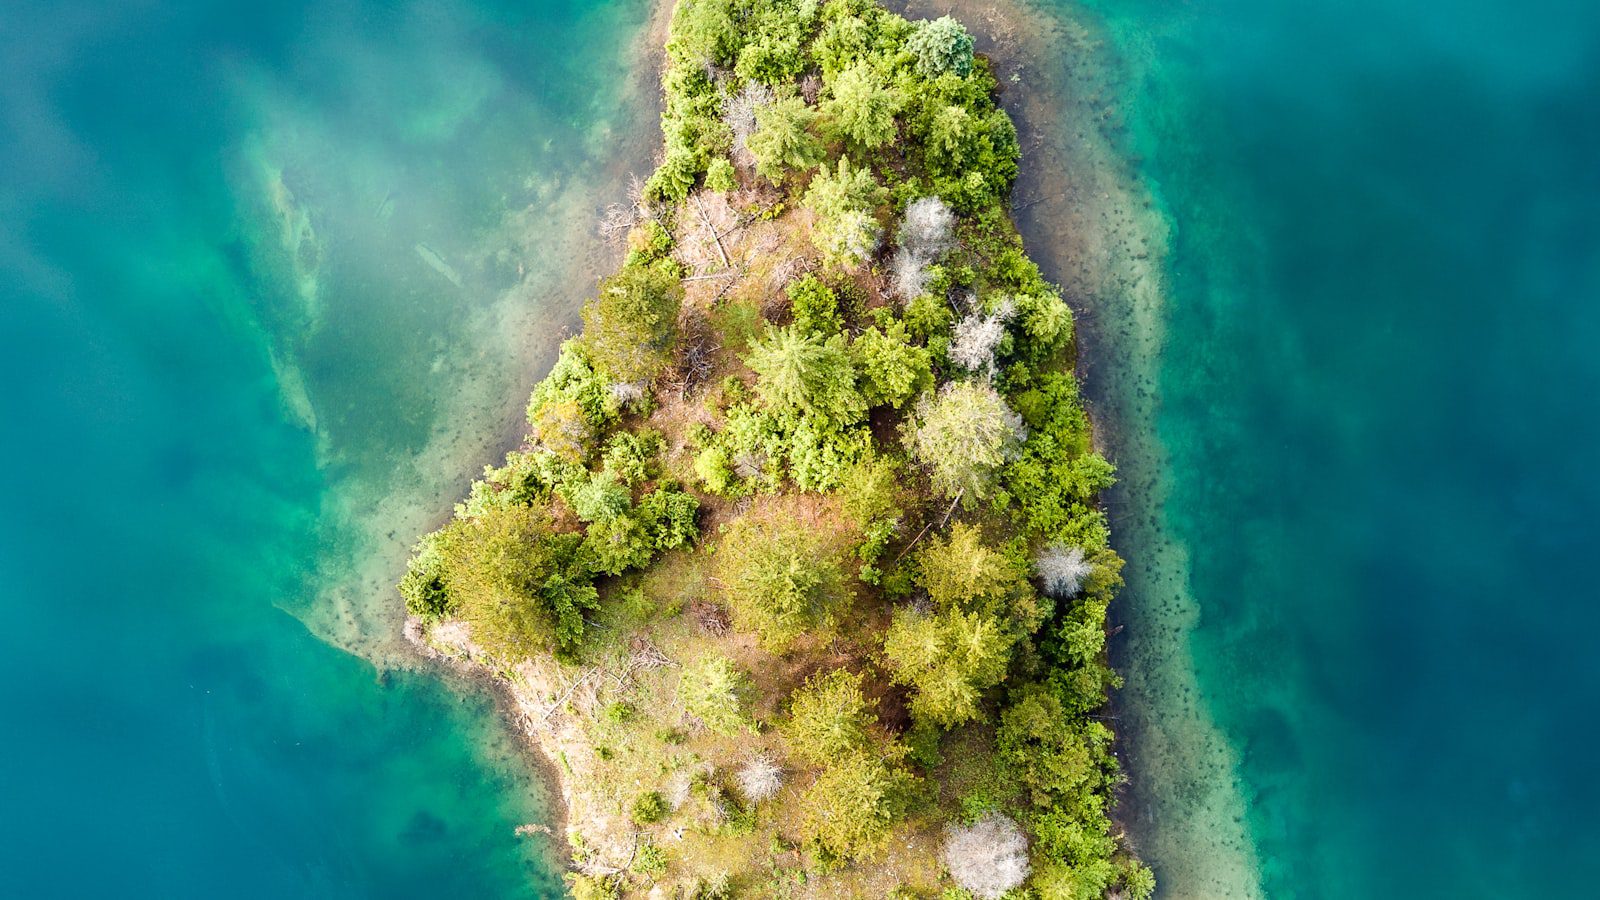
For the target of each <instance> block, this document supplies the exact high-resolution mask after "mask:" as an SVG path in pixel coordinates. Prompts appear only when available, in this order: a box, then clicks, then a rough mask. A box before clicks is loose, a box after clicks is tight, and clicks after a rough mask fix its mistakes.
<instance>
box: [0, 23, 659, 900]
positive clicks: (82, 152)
mask: <svg viewBox="0 0 1600 900" xmlns="http://www.w3.org/2000/svg"><path fill="white" fill-rule="evenodd" d="M647 12H648V9H647V8H646V6H645V5H644V4H641V3H637V2H623V3H618V4H611V5H593V4H582V5H577V4H567V3H564V2H561V0H553V2H541V3H538V4H525V3H471V4H469V3H465V2H458V0H438V2H406V3H400V4H391V3H368V2H333V3H317V4H284V3H253V4H244V5H240V4H234V3H221V2H215V3H205V2H180V3H171V4H162V5H159V6H152V5H150V4H145V3H131V2H128V3H119V2H110V3H97V4H77V3H67V4H61V3H42V2H41V3H33V2H10V3H7V4H5V5H4V8H3V9H0V134H4V135H5V138H4V139H0V335H3V336H4V337H5V339H6V350H5V353H4V354H3V355H0V385H4V390H3V391H0V420H3V421H4V422H5V423H6V426H5V428H4V432H3V434H4V437H3V439H0V564H3V567H4V570H5V572H6V588H5V593H4V608H5V623H4V627H3V628H0V733H4V734H5V739H4V740H3V741H0V871H3V872H4V873H5V876H4V878H5V887H4V888H3V889H0V893H4V894H6V895H8V896H26V897H49V896H60V897H83V896H161V897H215V896H259V897H302V896H306V897H314V896H338V897H357V896H374V897H376V896H429V895H432V896H438V895H441V894H448V895H450V896H475V897H493V896H517V895H521V896H526V895H527V894H528V892H529V885H530V884H532V885H533V893H534V894H535V895H545V896H549V895H552V894H553V892H554V891H555V890H556V888H555V887H554V885H555V884H556V882H555V881H554V880H553V876H552V875H550V874H549V866H548V863H547V862H546V861H545V860H546V858H545V853H546V845H544V844H543V843H541V841H543V839H542V838H520V837H517V836H515V835H514V834H513V829H514V828H515V827H516V826H517V825H519V824H522V823H526V822H541V821H545V820H546V819H545V817H546V804H545V802H544V800H543V799H542V795H541V794H540V793H539V790H538V784H537V782H536V780H535V779H534V778H533V776H532V773H531V772H530V771H529V770H528V767H527V765H526V763H525V762H524V761H523V760H522V758H521V756H520V755H519V754H518V753H517V752H516V748H515V746H514V745H513V743H512V742H511V740H510V738H509V735H508V734H507V733H506V730H505V729H504V728H503V727H502V726H500V725H499V724H498V722H497V719H496V717H495V715H494V711H493V708H492V704H491V703H490V701H489V700H488V699H487V698H486V697H484V696H483V695H482V694H481V693H480V692H475V691H464V692H462V691H456V690H452V689H449V688H447V687H446V686H445V685H444V684H443V683H442V682H441V681H440V679H439V678H438V677H437V676H435V675H431V674H423V673H416V672H410V671H407V670H405V669H403V668H402V669H397V668H394V667H393V666H391V665H388V664H389V663H393V662H394V661H395V660H398V659H401V658H402V657H401V656H400V655H399V653H398V651H397V648H396V642H395V636H396V635H397V634H398V623H397V622H396V621H395V620H394V617H393V610H394V609H395V605H396V600H395V598H394V595H393V594H392V593H391V591H390V589H389V588H388V585H391V584H392V583H393V581H394V578H395V576H396V575H397V574H398V571H399V565H400V559H399V553H401V552H403V549H404V546H405V544H406V543H408V542H409V541H410V540H411V538H412V536H413V535H415V534H416V533H418V532H419V530H420V529H421V527H422V526H423V525H425V524H426V523H427V522H428V521H429V520H431V519H433V518H435V517H438V516H439V515H441V514H442V513H443V512H444V511H446V510H448V503H449V500H450V499H451V498H452V497H453V496H454V495H455V494H456V493H457V492H459V491H460V490H461V489H462V487H463V481H464V479H465V478H467V477H468V476H470V474H471V473H472V472H473V470H474V469H475V468H476V467H477V466H478V465H481V463H482V462H483V461H485V460H488V459H490V458H492V455H493V453H494V451H495V450H496V448H497V447H499V446H500V444H501V443H502V441H503V440H504V439H505V436H506V435H507V434H509V433H510V430H511V427H512V424H513V423H514V422H515V420H516V417H517V408H518V406H519V405H520V404H519V398H520V396H522V395H523V394H524V391H525V389H526V387H527V385H528V382H529V381H530V380H531V378H532V376H533V374H534V373H535V371H536V370H537V368H538V363H539V361H540V360H541V359H542V358H543V355H544V354H546V353H548V352H549V350H550V348H551V347H552V345H553V343H554V341H555V339H556V338H557V337H558V334H559V331H560V329H561V328H563V327H565V326H566V325H567V324H568V323H569V322H570V321H571V319H572V318H573V312H574V311H575V309H576V304H577V303H578V302H579V301H580V300H581V297H582V290H583V288H584V286H585V285H586V284H589V283H592V282H591V281H590V279H591V278H592V276H593V272H594V270H595V269H596V268H597V266H599V265H600V264H601V263H602V262H603V259H601V257H602V256H603V254H602V253H600V252H599V251H598V250H597V249H596V248H595V247H594V245H595V244H596V242H595V241H594V240H593V239H592V237H591V236H592V234H593V222H594V218H595V213H596V210H597V207H598V206H599V205H601V204H602V203H604V202H606V201H608V200H611V199H615V197H616V196H618V195H619V194H620V192H621V188H620V175H621V173H622V172H623V171H624V170H625V169H626V167H628V166H631V165H636V164H637V163H639V162H640V160H639V159H638V156H639V154H640V153H641V148H640V147H639V145H638V144H637V141H636V139H634V138H632V137H631V135H633V134H634V133H636V132H642V131H644V129H640V128H638V123H639V122H640V121H641V120H643V121H648V113H647V112H645V111H643V110H642V109H641V108H640V107H639V105H638V97H637V96H636V95H635V93H634V91H635V89H634V87H632V86H631V83H630V81H629V76H630V73H631V72H632V71H633V65H632V63H633V60H632V57H631V53H632V48H633V43H632V42H633V41H634V40H635V39H636V38H637V37H638V36H639V34H640V33H641V31H642V29H643V26H644V22H645V16H646V14H647ZM571 47H581V48H582V53H581V54H579V53H576V52H573V53H568V52H557V51H560V50H561V49H562V48H571ZM624 138H627V139H624ZM336 647H346V648H350V649H353V650H355V651H357V652H358V653H359V655H357V654H352V653H347V652H346V651H345V650H344V649H336ZM375 662H376V663H379V664H380V665H375Z"/></svg>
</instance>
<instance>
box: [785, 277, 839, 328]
mask: <svg viewBox="0 0 1600 900" xmlns="http://www.w3.org/2000/svg"><path fill="white" fill-rule="evenodd" d="M784 292H785V293H787V294H788V295H789V310H790V313H791V315H792V316H793V318H794V327H795V329H796V330H798V331H800V332H802V333H804V334H812V335H817V336H819V337H827V336H828V335H830V334H838V333H839V332H840V331H843V330H844V319H842V318H840V316H839V297H838V295H836V294H834V292H833V289H832V288H830V287H828V286H827V285H826V284H823V283H822V279H820V278H818V277H817V276H815V275H802V276H800V277H799V278H796V279H795V280H793V281H791V282H789V285H788V287H786V288H784Z"/></svg>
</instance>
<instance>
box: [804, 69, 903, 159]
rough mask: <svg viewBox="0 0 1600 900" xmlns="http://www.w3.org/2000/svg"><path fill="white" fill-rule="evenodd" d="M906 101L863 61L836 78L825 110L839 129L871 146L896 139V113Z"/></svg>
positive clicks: (868, 147) (853, 139) (843, 134)
mask: <svg viewBox="0 0 1600 900" xmlns="http://www.w3.org/2000/svg"><path fill="white" fill-rule="evenodd" d="M902 105H903V103H902V99H901V96H900V93H899V92H898V91H896V90H895V89H894V88H892V87H890V86H889V85H886V84H884V83H883V81H882V79H880V78H879V77H878V74H877V73H876V72H874V71H873V70H872V67H871V66H870V65H869V64H867V63H864V62H863V63H857V64H856V65H854V66H851V67H850V68H848V69H846V70H844V71H843V72H840V73H839V74H838V76H836V77H835V78H834V79H833V84H832V96H831V97H829V99H828V100H827V101H826V102H824V103H823V104H822V114H823V115H824V116H825V117H826V118H827V120H828V124H829V126H830V127H831V128H832V129H833V130H834V131H835V132H837V133H838V134H839V135H841V136H843V137H845V138H847V139H849V140H850V141H853V142H854V143H856V144H858V145H860V146H862V147H865V148H867V149H869V150H870V149H873V148H875V147H881V146H883V145H884V144H887V143H889V142H890V141H892V140H894V136H895V122H894V117H895V115H896V114H897V113H899V112H900V107H901V106H902Z"/></svg>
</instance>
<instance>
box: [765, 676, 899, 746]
mask: <svg viewBox="0 0 1600 900" xmlns="http://www.w3.org/2000/svg"><path fill="white" fill-rule="evenodd" d="M875 721H877V716H875V715H873V712H872V710H871V708H870V707H869V706H868V705H867V700H866V698H865V697H863V696H862V695H861V674H860V673H859V672H851V671H849V670H848V669H834V670H833V671H831V672H829V673H828V674H826V675H813V676H812V677H810V678H808V679H806V683H805V684H804V685H802V686H801V687H800V688H799V689H798V690H796V691H795V692H794V695H793V699H792V703H791V705H790V707H789V724H788V727H787V728H786V729H785V731H786V733H787V735H788V738H789V746H790V748H791V749H792V750H793V751H794V754H795V756H798V757H799V758H801V759H802V760H805V761H806V762H809V763H812V764H825V763H829V762H831V761H833V760H835V759H838V758H839V757H841V756H843V755H844V754H846V753H848V752H850V751H852V750H858V749H861V748H864V747H866V746H867V745H868V743H869V741H870V734H869V732H868V730H867V729H868V728H870V727H871V726H872V723H873V722H875Z"/></svg>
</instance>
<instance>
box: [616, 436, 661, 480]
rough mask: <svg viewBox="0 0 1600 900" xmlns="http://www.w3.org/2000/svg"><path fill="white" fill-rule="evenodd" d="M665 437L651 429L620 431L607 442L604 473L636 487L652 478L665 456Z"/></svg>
mask: <svg viewBox="0 0 1600 900" xmlns="http://www.w3.org/2000/svg"><path fill="white" fill-rule="evenodd" d="M661 446H662V441H661V435H660V433H658V432H655V431H652V430H650V429H645V430H643V431H637V432H636V431H619V432H617V433H616V434H614V435H612V436H611V440H609V441H607V442H606V450H605V456H604V457H603V459H604V461H605V469H604V471H606V472H609V473H611V475H612V476H613V477H615V478H616V479H617V480H618V481H620V482H622V483H623V484H625V485H628V486H630V487H632V486H633V485H636V484H639V483H640V482H642V481H646V480H648V479H649V478H651V477H652V475H653V474H654V472H655V463H656V457H657V456H659V455H660V454H661Z"/></svg>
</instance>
